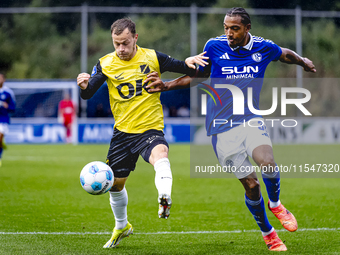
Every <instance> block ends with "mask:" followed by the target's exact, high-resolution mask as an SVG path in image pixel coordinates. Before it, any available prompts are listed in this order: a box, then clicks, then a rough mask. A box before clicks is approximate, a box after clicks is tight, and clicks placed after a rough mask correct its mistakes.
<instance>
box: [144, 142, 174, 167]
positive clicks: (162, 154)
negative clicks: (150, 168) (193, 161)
mask: <svg viewBox="0 0 340 255" xmlns="http://www.w3.org/2000/svg"><path fill="white" fill-rule="evenodd" d="M168 150H169V149H168V147H167V146H166V145H164V144H158V145H157V146H155V148H153V149H152V151H151V155H150V158H149V162H150V163H151V164H152V165H154V164H155V163H156V162H157V161H158V160H159V159H162V158H167V157H168Z"/></svg>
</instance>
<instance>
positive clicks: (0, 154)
mask: <svg viewBox="0 0 340 255" xmlns="http://www.w3.org/2000/svg"><path fill="white" fill-rule="evenodd" d="M2 151H3V148H2V147H0V159H1V158H2Z"/></svg>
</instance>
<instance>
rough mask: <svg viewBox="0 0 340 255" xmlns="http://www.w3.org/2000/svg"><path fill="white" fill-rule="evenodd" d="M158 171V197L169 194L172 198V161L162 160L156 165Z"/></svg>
mask: <svg viewBox="0 0 340 255" xmlns="http://www.w3.org/2000/svg"><path fill="white" fill-rule="evenodd" d="M154 168H155V171H156V175H155V184H156V188H157V190H158V195H162V194H167V195H169V196H171V187H172V173H171V169H170V161H169V159H168V158H161V159H159V160H157V161H156V162H155V164H154Z"/></svg>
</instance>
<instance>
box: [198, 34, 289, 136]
mask: <svg viewBox="0 0 340 255" xmlns="http://www.w3.org/2000/svg"><path fill="white" fill-rule="evenodd" d="M249 35H250V41H249V43H248V44H247V45H245V46H242V47H236V48H231V47H230V46H229V43H228V39H227V36H226V35H222V36H219V37H216V38H212V39H210V40H209V41H208V42H207V43H206V45H205V47H204V51H206V56H208V57H209V62H210V64H209V65H208V66H206V67H204V68H203V67H200V71H202V72H209V71H210V78H211V86H212V87H215V85H216V84H232V85H234V86H236V87H238V88H239V89H241V90H242V92H243V95H244V115H234V114H233V100H235V99H236V98H233V96H232V93H231V91H230V90H229V89H225V88H223V89H222V88H217V89H216V91H217V93H218V95H219V96H220V98H221V101H222V105H221V104H220V103H216V104H215V102H214V100H213V99H212V98H211V97H208V100H207V116H206V129H207V133H208V135H213V134H218V133H222V132H225V131H228V130H230V129H231V128H233V127H236V126H238V125H240V124H242V123H244V121H248V120H250V119H252V118H254V117H262V116H259V115H255V114H253V113H252V112H251V111H250V110H249V108H248V103H247V102H248V92H247V88H248V87H252V90H253V106H254V108H255V109H257V110H259V101H260V92H261V88H262V84H263V77H264V73H265V70H266V68H267V66H268V64H269V63H270V62H271V61H277V60H279V58H280V56H281V54H282V50H281V48H280V47H279V46H278V45H276V44H275V43H273V42H272V41H270V40H265V39H263V38H261V37H257V36H252V35H251V34H250V33H249ZM209 68H210V70H209ZM216 101H217V100H216ZM215 119H223V120H228V124H225V125H215V127H214V125H213V123H214V120H215ZM231 121H232V123H234V124H233V125H230V123H231Z"/></svg>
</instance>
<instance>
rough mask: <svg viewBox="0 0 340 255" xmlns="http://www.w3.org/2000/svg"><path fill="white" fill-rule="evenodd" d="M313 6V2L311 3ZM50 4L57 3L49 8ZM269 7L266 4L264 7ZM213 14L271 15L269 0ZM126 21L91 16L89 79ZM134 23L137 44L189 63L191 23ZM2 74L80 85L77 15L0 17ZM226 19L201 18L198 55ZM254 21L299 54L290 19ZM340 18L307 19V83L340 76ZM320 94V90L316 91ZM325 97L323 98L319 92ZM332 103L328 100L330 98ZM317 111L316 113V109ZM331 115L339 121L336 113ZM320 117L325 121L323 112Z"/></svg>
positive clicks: (316, 4)
mask: <svg viewBox="0 0 340 255" xmlns="http://www.w3.org/2000/svg"><path fill="white" fill-rule="evenodd" d="M26 2H27V1H6V3H7V5H4V3H1V7H4V6H6V7H8V6H30V7H41V6H56V5H55V4H54V2H55V1H43V0H32V1H31V2H30V4H29V5H25V4H24V3H26ZM134 2H136V1H130V0H126V1H124V2H123V1H117V2H114V5H115V6H119V5H123V6H129V5H132V4H133V3H134ZM173 2H175V6H190V5H191V4H192V3H193V2H195V3H196V4H197V6H207V2H208V1H192V0H186V1H181V4H179V1H173ZM285 2H287V1H281V3H280V5H276V6H279V7H280V8H295V5H292V3H293V2H294V3H295V4H301V7H302V9H309V10H311V9H312V8H314V9H318V10H320V9H322V8H327V9H326V10H337V9H338V8H339V2H340V1H339V2H338V1H326V3H321V1H288V2H289V4H288V3H285ZM306 2H308V3H306ZM52 3H53V4H52ZM82 3H83V2H82V1H77V0H68V1H66V0H60V1H58V6H79V5H81V4H82ZM87 3H88V4H89V5H101V6H105V5H113V4H112V1H105V0H102V1H87ZM264 3H267V4H264ZM209 4H211V5H210V6H211V7H221V8H222V7H223V8H229V7H233V6H242V7H244V8H254V7H256V8H264V6H266V7H267V8H274V6H273V4H270V1H251V0H248V1H247V0H231V1H228V2H227V3H226V1H223V0H216V1H209ZM138 5H139V6H141V5H143V6H160V5H163V6H169V5H168V3H166V2H165V1H159V0H158V1H155V0H154V1H151V0H150V1H140V2H138ZM124 16H126V14H121V15H119V14H103V13H96V14H93V13H90V14H89V37H88V54H89V55H88V72H90V71H91V69H92V66H93V65H94V64H96V63H97V61H98V59H99V58H100V57H102V56H103V55H105V54H107V53H109V52H112V51H113V46H112V39H111V35H110V24H111V23H112V22H113V21H114V20H116V19H117V18H121V17H124ZM129 16H130V17H131V18H132V19H133V20H134V21H135V22H136V24H137V32H138V33H139V39H138V45H140V46H142V47H146V48H153V49H155V50H158V51H161V52H164V53H166V54H169V55H171V56H172V57H175V58H178V59H181V60H184V59H185V58H186V57H188V56H189V55H190V43H189V42H190V17H189V15H187V14H160V15H137V14H131V15H129ZM0 17H1V23H0V45H1V47H0V70H4V71H6V72H7V77H8V78H9V79H75V77H76V76H77V74H78V73H79V71H80V45H81V44H80V35H81V34H80V19H81V17H80V14H79V13H75V14H55V13H46V14H33V13H30V14H0ZM223 18H224V15H216V14H199V15H198V42H197V43H198V51H201V50H202V49H203V47H204V44H205V42H206V41H207V40H208V39H209V38H211V37H216V36H218V35H221V34H223V33H224V30H223ZM251 19H252V29H251V31H250V32H251V33H252V34H253V35H259V36H262V37H264V38H266V39H271V40H272V41H274V42H275V43H277V44H278V45H280V46H281V47H287V48H290V49H293V50H294V49H295V26H294V17H293V16H278V17H274V16H255V15H253V16H252V17H251ZM338 31H339V27H338V25H337V20H335V19H328V18H322V19H317V18H313V19H311V18H310V19H307V18H303V23H302V35H303V36H302V40H303V55H304V56H306V57H308V58H310V59H311V60H313V62H314V63H315V65H316V69H317V74H308V73H304V77H333V78H338V77H339V76H340V63H339V61H338V57H339V56H340V33H338ZM295 75H296V68H295V66H290V65H284V64H280V63H277V64H271V65H269V67H268V69H267V72H266V77H272V78H274V77H295ZM173 77H176V75H175V76H174V75H172V74H165V75H164V76H163V78H173ZM315 89H319V90H322V86H320V88H315ZM331 91H332V93H329V94H327V95H325V96H323V97H324V99H325V103H327V100H328V101H329V100H332V99H334V100H335V101H337V100H338V99H337V98H339V96H340V92H339V86H338V85H332V89H331ZM319 94H320V95H324V94H325V93H321V92H320V93H319ZM328 96H329V97H330V98H328ZM318 107H319V106H318ZM321 108H322V109H327V115H329V114H331V115H334V116H336V115H338V113H337V112H336V110H332V109H331V113H330V112H329V109H330V108H331V107H321ZM321 114H324V113H322V112H320V116H322V115H321Z"/></svg>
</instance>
